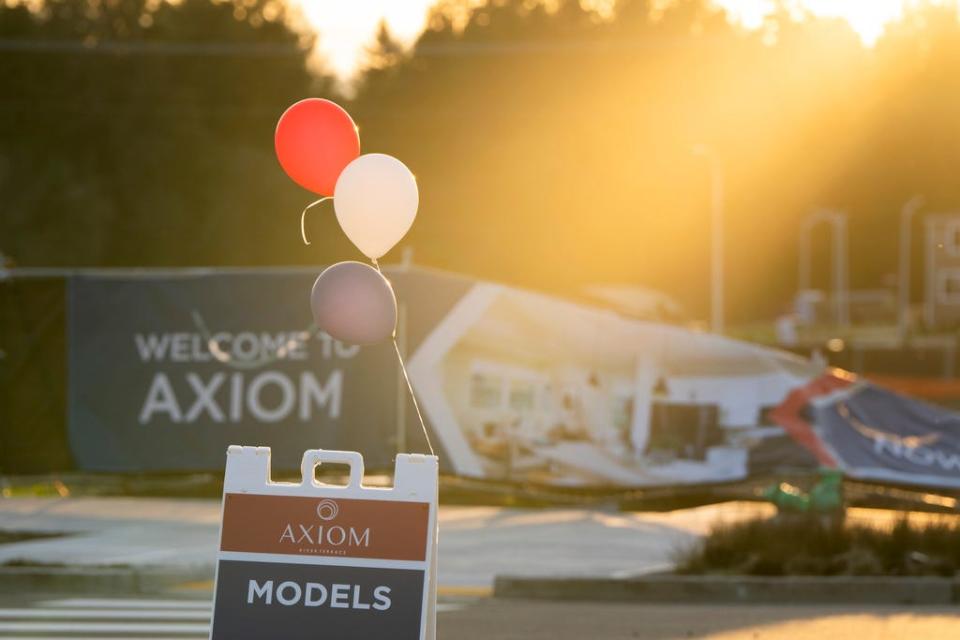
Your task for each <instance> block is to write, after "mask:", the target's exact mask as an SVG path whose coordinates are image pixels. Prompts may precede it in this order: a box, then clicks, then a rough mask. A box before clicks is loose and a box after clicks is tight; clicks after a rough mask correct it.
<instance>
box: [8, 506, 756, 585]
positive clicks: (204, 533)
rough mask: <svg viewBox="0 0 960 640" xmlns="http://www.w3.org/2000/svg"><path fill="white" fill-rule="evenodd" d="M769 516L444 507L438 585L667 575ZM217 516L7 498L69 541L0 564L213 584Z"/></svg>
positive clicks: (29, 525)
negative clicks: (709, 544)
mask: <svg viewBox="0 0 960 640" xmlns="http://www.w3.org/2000/svg"><path fill="white" fill-rule="evenodd" d="M771 512H772V507H770V506H769V505H764V504H757V503H726V504H719V505H710V506H705V507H698V508H695V509H684V510H679V511H673V512H670V513H619V512H616V511H601V510H592V509H537V510H534V509H509V508H502V507H456V506H443V507H441V508H440V565H439V583H440V586H441V588H447V589H454V590H455V589H458V588H460V589H464V588H468V589H480V590H488V589H490V588H491V587H492V586H493V581H494V577H495V576H496V575H498V574H510V575H511V576H529V577H549V576H592V577H604V576H606V577H618V578H622V577H630V576H635V575H642V574H645V573H650V572H655V571H662V570H665V569H669V568H670V566H671V559H672V557H673V554H674V553H675V551H676V550H677V549H679V548H682V547H683V546H684V545H687V544H691V543H692V542H693V541H695V540H696V538H697V537H698V536H700V535H702V534H704V533H705V532H706V531H707V530H708V529H709V527H710V525H711V524H713V523H715V522H717V521H719V520H723V521H727V522H730V521H734V520H739V519H743V518H748V517H753V516H756V515H760V514H769V513H771ZM219 518H220V503H219V501H216V500H191V499H161V498H23V499H17V498H10V499H3V500H0V530H8V531H35V532H64V533H69V534H73V535H68V536H65V537H61V538H52V539H43V540H34V541H28V542H20V543H15V544H5V545H0V565H3V564H10V563H14V562H19V563H29V564H62V565H69V566H80V567H104V566H110V565H114V566H116V565H124V566H130V567H133V568H134V569H137V570H139V571H154V570H155V571H159V572H165V573H168V574H171V573H177V572H179V573H182V574H183V575H184V576H191V577H190V578H188V579H193V578H192V576H197V575H201V576H207V577H209V578H212V576H213V566H214V558H215V556H216V550H217V535H218V531H219Z"/></svg>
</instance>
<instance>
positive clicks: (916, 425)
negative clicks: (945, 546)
mask: <svg viewBox="0 0 960 640" xmlns="http://www.w3.org/2000/svg"><path fill="white" fill-rule="evenodd" d="M775 417H776V418H777V420H778V421H779V422H780V423H781V424H783V425H784V427H785V428H786V429H787V430H788V431H789V432H790V434H791V436H793V437H794V438H795V439H796V440H797V442H799V443H801V444H803V446H805V447H806V448H808V449H809V450H810V451H811V452H812V453H813V454H814V455H816V457H817V459H818V460H819V462H820V463H821V464H823V465H825V466H828V467H834V468H838V469H841V470H843V472H844V473H845V474H846V475H848V476H850V477H853V478H859V479H862V480H870V481H874V482H884V483H887V482H892V483H900V484H912V485H919V486H924V487H943V488H951V489H957V488H960V413H957V412H955V411H949V410H947V409H943V408H941V407H936V406H933V405H930V404H927V403H925V402H921V401H919V400H915V399H913V398H908V397H906V396H903V395H900V394H897V393H894V392H892V391H889V390H888V389H884V388H883V387H879V386H876V385H874V384H871V383H869V382H867V381H865V380H860V379H857V378H856V377H854V376H850V375H846V374H844V373H842V372H836V373H835V374H834V375H826V376H823V377H821V378H819V379H817V380H814V381H812V382H811V383H809V384H808V385H806V386H805V387H803V388H801V389H798V390H796V391H794V392H793V393H792V394H791V396H790V398H789V399H788V401H787V402H784V404H783V406H782V407H780V408H779V409H778V411H777V412H776V414H775Z"/></svg>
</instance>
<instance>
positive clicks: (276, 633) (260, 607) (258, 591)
mask: <svg viewBox="0 0 960 640" xmlns="http://www.w3.org/2000/svg"><path fill="white" fill-rule="evenodd" d="M218 571H219V572H218V575H217V595H216V602H217V608H216V614H215V616H214V620H213V635H212V638H213V639H214V640H247V639H249V640H254V639H256V640H263V639H264V638H276V639H278V640H279V639H283V640H308V639H310V640H314V639H316V638H324V639H327V640H417V639H418V638H419V637H420V624H421V611H422V607H423V594H424V590H423V587H424V572H423V571H422V570H414V569H381V568H367V567H342V566H331V565H311V564H285V563H272V562H246V561H234V560H222V561H220V565H219V570H218Z"/></svg>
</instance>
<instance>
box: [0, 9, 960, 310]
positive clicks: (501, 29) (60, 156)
mask: <svg viewBox="0 0 960 640" xmlns="http://www.w3.org/2000/svg"><path fill="white" fill-rule="evenodd" d="M661 4H662V3H654V2H651V1H648V0H618V1H617V2H615V3H614V5H613V7H612V9H611V11H610V12H609V13H606V14H599V13H597V12H596V11H595V10H591V9H585V8H583V7H582V6H581V5H580V3H578V2H575V1H573V0H566V1H560V2H554V3H551V4H550V6H546V5H545V4H543V3H531V2H526V1H523V0H490V1H488V2H486V3H483V4H480V5H476V4H475V3H465V2H462V1H459V0H441V1H440V2H439V3H438V4H437V5H436V6H435V7H434V8H433V9H432V11H431V15H430V17H429V21H428V26H427V29H426V30H425V31H424V33H423V34H422V35H421V36H420V37H419V38H418V39H417V41H416V42H415V43H414V44H413V46H412V47H411V48H405V47H402V46H400V45H399V44H398V43H397V42H396V40H395V39H394V38H393V37H392V36H391V34H390V33H389V30H388V29H387V28H386V27H385V26H384V27H383V28H381V30H380V33H379V34H378V37H377V38H376V41H375V42H373V43H371V46H370V50H369V51H368V55H367V58H366V61H365V67H364V69H363V71H362V72H361V74H360V76H359V77H358V79H357V81H356V86H355V87H354V91H353V92H351V93H350V94H349V95H343V93H342V92H341V91H340V90H339V89H338V86H337V85H336V84H335V83H334V82H333V80H332V79H331V77H330V75H329V74H328V73H326V72H325V71H324V69H323V65H322V63H318V62H317V61H316V60H313V59H312V58H311V56H310V51H311V48H312V47H313V45H314V38H315V37H319V38H322V37H323V34H322V32H321V33H320V34H311V33H310V32H309V30H307V29H306V28H305V27H303V26H301V23H298V21H297V19H296V16H295V15H294V13H293V12H292V11H291V10H290V9H288V8H285V6H284V5H282V4H278V3H277V2H276V0H237V2H214V1H211V0H181V2H179V3H177V4H170V3H167V2H156V1H155V0H52V1H48V2H46V3H44V4H43V5H42V8H41V9H40V10H39V11H38V10H36V9H33V10H30V9H27V8H25V7H24V6H23V5H16V6H13V7H11V6H6V5H4V6H2V7H0V48H2V49H3V52H2V54H0V83H2V84H0V86H2V87H3V100H2V101H0V108H2V110H3V116H4V117H3V118H0V129H2V133H0V145H2V146H0V202H2V207H3V214H2V216H0V251H3V252H4V253H6V254H8V255H10V256H12V257H13V259H15V260H16V261H17V262H18V263H19V264H23V265H44V266H50V265H62V266H173V265H272V264H322V263H330V262H333V261H336V260H340V259H345V258H351V257H355V255H354V252H353V251H352V249H351V247H350V246H349V245H348V244H347V242H346V241H345V240H343V239H342V238H341V237H340V235H339V234H337V233H334V228H335V225H333V224H332V221H330V220H328V219H326V217H325V214H323V213H316V212H315V213H314V214H312V216H311V217H310V218H309V226H310V228H309V229H308V232H309V235H310V237H311V240H312V242H313V244H312V245H311V246H309V247H305V246H303V245H302V244H301V243H300V242H299V240H298V237H299V229H298V227H297V220H298V216H299V213H300V210H301V209H302V207H303V206H304V205H305V204H307V203H308V202H309V201H310V194H308V193H306V192H304V191H302V190H300V189H299V188H298V187H296V186H295V185H293V184H292V183H290V182H289V181H288V180H287V179H286V177H285V176H284V175H283V174H282V172H281V170H280V169H279V167H278V166H277V163H276V161H275V159H274V157H273V151H272V134H273V126H274V124H275V122H276V119H277V117H278V116H279V114H280V113H281V112H282V111H283V109H284V108H285V107H286V106H287V105H288V104H290V103H291V102H293V101H294V100H296V99H298V98H300V97H303V96H307V95H319V96H324V97H330V98H333V99H335V100H338V101H340V102H342V103H343V104H344V105H345V106H346V107H347V108H348V109H349V110H350V111H351V113H352V114H353V115H354V118H355V119H356V120H357V122H358V124H359V125H360V134H361V143H362V145H363V149H364V151H381V152H385V153H390V154H393V155H395V156H397V157H400V158H403V159H404V161H405V162H406V163H407V164H408V165H409V166H410V168H411V169H412V170H413V172H414V173H415V174H416V175H417V178H418V181H419V183H420V190H421V208H420V214H419V218H418V220H417V222H416V224H415V225H414V227H413V230H412V231H411V233H410V235H409V236H408V238H407V240H406V241H405V244H406V245H407V246H410V247H412V248H413V250H414V259H415V261H416V262H418V263H422V264H426V265H430V266H435V267H440V268H446V269H451V270H455V271H460V272H465V273H469V274H472V275H476V276H479V277H482V278H489V279H495V280H500V281H506V282H509V283H514V284H519V285H522V286H531V287H536V288H542V289H547V290H551V291H556V292H559V293H565V294H574V293H576V292H578V291H579V290H581V288H582V287H583V286H584V285H587V284H590V283H596V282H623V283H635V284H642V285H647V286H651V287H655V288H658V289H662V290H664V291H666V292H668V293H670V294H671V295H674V296H675V297H677V298H678V299H679V300H680V301H681V302H682V303H684V304H685V305H686V306H687V308H688V309H689V310H690V312H691V314H692V315H694V316H701V317H702V316H704V315H705V312H706V308H707V302H708V282H709V279H708V274H709V247H710V237H709V204H710V203H709V197H710V166H709V163H708V162H707V161H706V159H705V158H704V157H702V156H698V155H696V154H695V153H693V149H694V147H696V146H698V145H700V146H707V147H709V148H710V149H711V150H712V154H713V156H714V157H715V158H717V160H718V163H719V165H720V166H721V167H722V170H723V172H724V176H725V186H726V190H725V191H726V193H725V209H726V219H725V227H724V228H725V241H726V242H725V244H726V256H727V258H726V265H727V274H726V284H727V291H728V300H729V303H728V305H729V308H728V311H729V313H730V315H731V316H732V318H733V319H734V320H735V321H736V320H740V321H745V320H753V319H759V318H763V317H768V316H770V315H772V314H774V313H777V312H778V311H779V310H780V309H782V308H783V305H784V304H785V303H786V302H787V300H788V299H789V298H790V296H791V295H792V293H793V290H794V288H795V287H796V263H797V233H798V229H799V227H800V223H801V220H802V218H803V217H804V216H805V215H807V214H808V213H809V212H810V211H811V210H812V209H813V208H814V207H817V206H834V207H839V208H842V209H844V210H846V211H848V213H849V215H850V232H851V246H850V251H851V282H852V285H853V286H855V287H864V288H877V287H880V286H885V285H886V284H887V283H888V281H889V274H891V273H892V272H894V271H895V270H896V247H897V233H898V227H897V220H898V213H899V207H900V205H901V204H902V203H903V202H904V201H905V200H907V199H909V198H910V197H911V196H912V195H914V194H916V193H922V194H924V195H925V197H926V199H927V202H928V207H929V208H930V209H936V210H938V211H945V210H951V209H960V181H958V180H957V179H956V178H955V173H956V170H955V168H956V167H957V166H960V117H958V114H960V22H958V16H957V6H956V4H951V5H946V6H944V5H942V4H933V3H930V4H922V5H920V6H916V7H913V8H911V9H910V10H909V12H908V14H907V16H905V18H904V19H903V20H902V21H899V22H897V23H894V24H892V25H890V26H889V28H888V29H887V31H886V32H885V33H884V35H883V36H882V37H881V38H880V40H879V41H878V42H877V43H876V44H875V45H874V46H873V47H866V46H864V45H863V43H862V42H861V41H860V39H859V38H858V36H857V34H856V33H855V32H854V31H853V30H852V29H851V28H850V26H849V25H847V24H846V23H845V22H842V21H838V20H826V19H812V18H811V19H806V20H798V19H797V16H796V15H795V14H794V13H792V10H790V9H789V7H788V6H787V3H781V9H780V10H779V11H778V12H776V13H775V14H773V15H772V16H770V17H769V18H768V19H767V21H766V22H765V24H764V25H763V26H762V27H761V28H760V29H757V30H745V29H743V28H740V27H738V26H736V25H734V24H731V22H730V21H729V20H727V18H726V16H725V15H724V14H723V13H722V12H720V11H719V10H717V9H715V8H713V7H712V5H711V4H710V3H708V2H705V1H704V0H676V1H675V2H673V3H671V4H669V5H667V6H666V7H661V6H660V5H661ZM918 224H919V223H918ZM914 235H915V237H916V236H919V235H920V234H919V233H915V234H914ZM815 246H816V247H817V251H818V254H817V257H818V260H817V261H816V263H817V269H816V270H815V274H814V275H815V279H816V280H817V282H819V283H825V282H826V273H827V270H828V269H829V264H828V253H827V250H826V242H825V238H819V239H818V238H815ZM918 249H919V246H918ZM395 253H396V251H395ZM914 255H915V256H918V257H917V262H916V263H915V269H914V274H915V278H917V284H918V285H919V277H920V267H921V265H922V259H921V257H919V256H920V252H919V251H914ZM390 257H391V256H388V259H389V258H390ZM392 257H393V258H394V259H396V258H397V257H398V256H392ZM918 288H919V287H918V286H915V287H914V291H917V290H918Z"/></svg>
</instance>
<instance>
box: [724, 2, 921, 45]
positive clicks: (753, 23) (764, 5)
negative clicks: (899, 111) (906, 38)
mask: <svg viewBox="0 0 960 640" xmlns="http://www.w3.org/2000/svg"><path fill="white" fill-rule="evenodd" d="M714 2H715V4H716V5H717V6H720V7H723V8H724V9H725V10H726V11H727V13H728V14H729V15H730V17H731V19H732V20H733V21H734V22H736V23H737V24H740V25H742V26H743V27H745V28H747V29H757V28H759V27H761V26H762V25H763V21H764V19H765V18H766V17H767V16H768V15H770V14H771V13H772V12H773V11H774V10H775V8H776V5H775V3H774V2H772V0H714ZM914 2H915V0H794V2H792V3H790V5H791V6H790V9H791V13H792V14H793V15H794V16H795V17H796V18H797V19H802V18H803V16H804V14H809V15H813V16H816V17H819V18H840V19H843V20H846V21H847V22H848V23H849V24H850V27H851V28H852V29H853V30H854V31H856V32H857V35H858V36H860V40H861V41H862V42H863V43H864V44H865V45H867V46H873V45H874V44H875V43H876V42H877V40H879V39H880V36H882V35H883V31H884V29H886V27H887V25H888V24H890V23H891V22H895V21H897V20H899V19H901V18H902V17H903V14H904V9H905V8H906V6H907V5H909V4H912V3H914Z"/></svg>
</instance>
